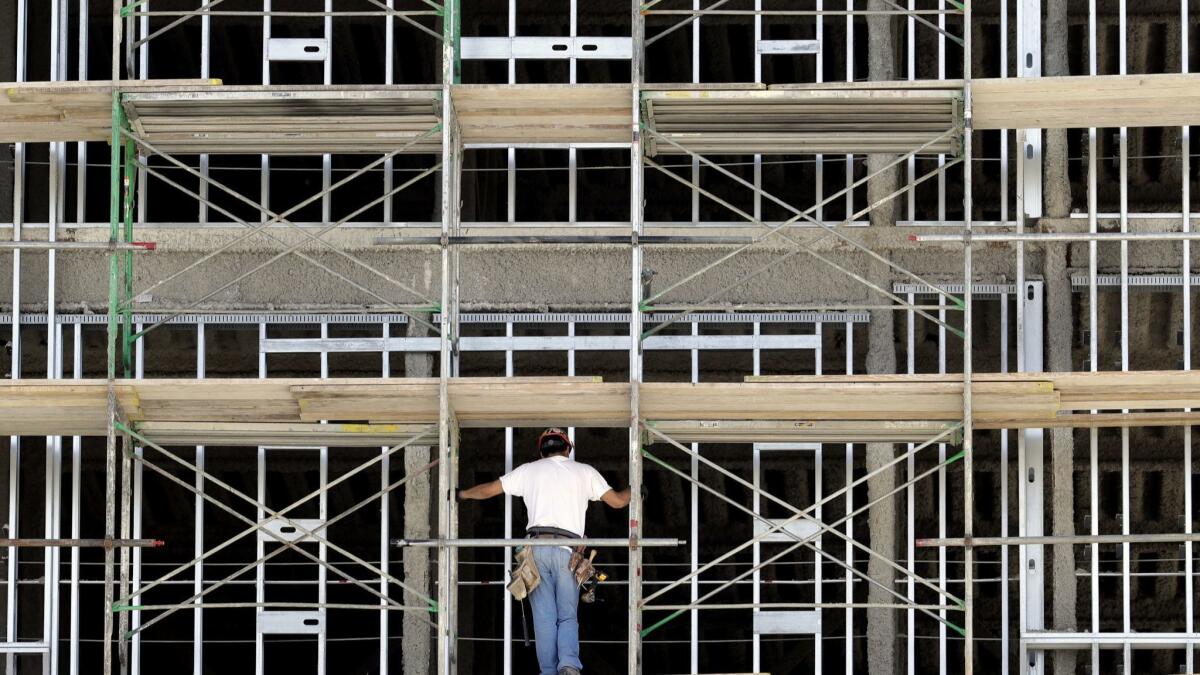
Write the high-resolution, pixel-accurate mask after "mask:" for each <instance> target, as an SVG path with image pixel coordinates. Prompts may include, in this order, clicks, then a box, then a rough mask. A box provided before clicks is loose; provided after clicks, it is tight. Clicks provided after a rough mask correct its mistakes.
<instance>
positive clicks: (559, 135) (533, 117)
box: [451, 84, 633, 144]
mask: <svg viewBox="0 0 1200 675" xmlns="http://www.w3.org/2000/svg"><path fill="white" fill-rule="evenodd" d="M632 91H633V90H632V88H631V87H630V86H629V85H624V84H622V85H609V84H574V85H560V84H514V85H456V86H455V87H454V88H453V91H452V92H451V98H452V99H453V101H454V111H455V114H456V115H457V116H458V123H459V125H460V127H461V129H462V139H463V142H464V143H497V144H520V143H629V142H630V141H631V140H632V139H633V131H632V130H633V126H632V124H633V93H632Z"/></svg>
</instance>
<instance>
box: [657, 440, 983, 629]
mask: <svg viewBox="0 0 1200 675" xmlns="http://www.w3.org/2000/svg"><path fill="white" fill-rule="evenodd" d="M963 455H964V453H963V452H958V453H956V454H955V455H953V456H951V457H949V458H947V459H946V460H944V461H942V462H939V463H938V464H937V465H936V466H934V467H933V468H931V469H929V470H927V471H924V472H922V473H920V474H918V475H916V476H914V477H912V478H911V479H909V480H907V481H905V482H904V483H903V484H902V485H900V486H898V487H897V488H896V489H894V490H892V491H890V492H888V493H887V494H886V495H882V496H881V497H879V498H878V499H875V500H873V501H871V502H870V503H868V504H865V505H864V506H862V507H860V508H858V509H855V510H854V511H853V512H851V513H849V514H847V515H846V516H845V517H844V518H842V519H840V520H838V521H837V522H835V523H833V524H832V525H831V526H832V527H836V526H837V525H840V524H841V523H843V522H846V521H848V520H850V519H852V518H854V517H855V516H857V515H859V514H860V513H862V512H863V511H866V510H867V509H869V508H871V507H872V506H874V505H876V504H878V503H880V502H881V501H883V500H884V499H887V498H889V497H891V496H893V495H895V494H897V493H898V492H900V491H901V490H904V489H907V488H908V486H909V485H911V484H913V483H916V482H917V481H919V480H921V479H923V478H925V477H927V476H930V475H932V474H934V473H936V472H937V471H938V470H940V469H942V468H944V467H946V466H949V465H950V464H952V463H954V462H956V461H958V460H959V459H961V458H962V457H963ZM814 537H815V535H814ZM814 537H810V538H806V540H805V542H800V543H795V544H792V545H791V546H788V547H787V548H786V549H784V550H783V551H781V552H779V553H778V554H776V555H774V556H771V557H770V558H768V559H766V560H764V561H762V562H760V563H758V564H756V565H754V566H753V567H751V568H750V569H749V570H746V571H745V572H743V573H741V574H739V575H738V576H736V577H734V578H733V579H730V580H729V581H727V582H725V583H723V584H721V585H720V586H718V587H717V588H715V589H713V590H712V591H710V592H708V593H706V594H705V595H704V596H703V597H701V598H699V599H698V600H697V601H696V602H697V603H699V602H703V601H704V600H706V599H708V598H710V597H712V596H713V595H715V594H717V593H719V592H721V591H722V590H724V589H726V588H729V587H730V586H732V585H734V584H736V583H738V582H739V581H741V580H742V579H745V578H746V577H747V576H749V575H751V574H753V573H754V572H756V571H758V570H761V569H763V568H764V567H766V566H768V565H770V564H771V563H774V562H775V561H777V560H779V559H780V558H783V557H784V556H786V555H788V554H789V553H791V552H792V551H795V550H796V549H797V548H800V547H801V546H803V545H804V544H805V543H806V542H807V541H809V540H811V539H812V538H814ZM747 545H749V544H744V545H742V546H740V547H739V548H738V549H737V550H740V549H741V548H744V547H745V546H747ZM660 592H661V590H660ZM951 597H952V596H951ZM905 601H906V602H907V599H906V600H905ZM960 607H961V604H960ZM913 608H914V609H919V610H921V611H922V612H924V613H926V614H929V615H930V616H931V618H933V619H934V620H935V621H938V622H939V623H942V624H944V625H946V626H948V627H949V628H951V629H952V630H954V631H955V632H957V633H959V634H960V635H962V634H964V630H963V629H962V628H960V627H959V626H957V625H955V624H954V623H952V622H950V621H948V620H946V619H945V618H943V617H941V616H939V615H937V614H934V613H933V612H931V611H929V610H928V609H927V608H925V607H923V606H921V605H913ZM647 609H653V607H647ZM682 614H683V610H679V611H675V612H673V613H672V614H670V615H668V616H667V617H665V618H664V619H662V620H660V621H658V622H657V623H655V624H653V625H651V626H650V627H648V628H646V629H644V630H643V631H642V637H645V636H646V635H647V634H649V633H650V632H652V631H654V630H656V629H658V628H659V627H661V626H663V625H665V624H666V623H668V622H669V621H671V620H673V619H675V618H678V617H679V616H681V615H682Z"/></svg>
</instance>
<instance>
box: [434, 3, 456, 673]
mask: <svg viewBox="0 0 1200 675" xmlns="http://www.w3.org/2000/svg"><path fill="white" fill-rule="evenodd" d="M443 7H444V10H443V11H444V14H443V17H442V40H443V42H442V185H441V191H442V205H441V206H442V247H441V248H442V250H441V265H442V274H441V303H440V304H441V307H440V308H439V310H438V314H439V327H438V332H439V336H438V337H439V340H438V342H439V359H438V492H437V504H438V532H439V538H440V539H441V540H442V541H443V542H445V541H448V540H450V539H453V538H454V537H455V536H456V535H455V530H456V529H457V528H455V527H454V524H455V523H454V519H455V517H456V516H457V513H456V510H455V508H454V507H455V503H454V483H453V481H454V470H453V465H454V455H455V454H456V452H457V447H456V446H457V443H455V442H454V440H453V439H454V437H455V436H456V434H454V433H453V429H452V428H451V427H452V424H453V419H452V412H451V410H450V393H449V386H450V377H451V376H452V375H453V370H452V368H451V358H452V353H453V345H452V342H453V340H454V339H455V338H456V336H455V335H454V333H453V327H452V311H451V307H452V298H453V297H454V292H453V290H452V289H451V285H452V284H453V281H454V280H455V279H457V275H456V274H452V273H451V269H450V267H451V264H452V261H453V257H452V254H451V251H450V246H449V241H450V235H451V234H453V233H454V229H455V227H454V221H455V214H456V213H457V210H458V204H457V199H458V197H457V194H456V190H455V189H454V188H455V178H456V177H457V169H456V165H457V163H458V162H457V160H458V157H457V153H458V145H457V138H456V136H455V133H454V132H455V127H456V122H455V119H454V103H453V101H452V99H451V94H450V91H451V85H452V84H454V82H455V79H456V75H457V69H458V68H457V66H458V64H457V54H456V49H455V48H456V45H457V38H456V35H455V32H456V29H457V21H458V18H457V14H458V11H457V2H456V0H447V1H446V3H445V4H444V5H443ZM456 551H457V549H455V548H454V547H451V546H445V545H443V546H440V547H439V548H438V567H437V569H438V584H437V588H438V595H437V672H438V673H439V675H453V674H454V673H456V672H457V670H458V665H457V658H456V654H455V633H456V626H455V624H456V620H457V619H456V616H455V611H454V610H455V605H456V602H455V601H456V595H457V589H456V588H455V579H456V576H457V575H455V574H454V569H453V567H454V565H455V564H457V559H458V555H457V552H456Z"/></svg>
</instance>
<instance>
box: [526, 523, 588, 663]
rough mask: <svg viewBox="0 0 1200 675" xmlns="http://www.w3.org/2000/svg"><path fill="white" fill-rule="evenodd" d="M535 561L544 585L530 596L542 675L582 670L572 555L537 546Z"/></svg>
mask: <svg viewBox="0 0 1200 675" xmlns="http://www.w3.org/2000/svg"><path fill="white" fill-rule="evenodd" d="M533 560H534V562H536V563H537V568H538V573H539V574H541V575H542V582H541V583H540V584H538V585H537V588H535V589H533V593H530V594H529V603H530V604H531V605H532V606H533V635H534V637H535V638H537V656H538V665H539V666H541V675H555V674H556V673H558V669H559V668H564V667H566V666H572V667H574V668H578V669H581V670H582V669H583V664H581V663H580V662H579V619H578V618H577V614H578V610H579V587H578V586H577V585H576V584H575V575H574V574H572V573H571V570H570V569H568V568H567V563H569V562H570V560H571V552H570V551H568V550H567V549H565V548H559V547H557V546H536V547H534V548H533Z"/></svg>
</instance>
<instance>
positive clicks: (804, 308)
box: [646, 304, 960, 312]
mask: <svg viewBox="0 0 1200 675" xmlns="http://www.w3.org/2000/svg"><path fill="white" fill-rule="evenodd" d="M918 309H923V310H928V311H934V312H937V311H941V310H946V311H951V312H953V311H958V310H959V309H960V308H959V307H955V306H953V305H766V304H753V305H751V304H725V305H721V304H712V305H650V306H647V307H646V311H654V312H688V311H696V312H842V311H846V312H858V311H877V310H878V311H886V310H895V311H909V310H913V311H915V310H918Z"/></svg>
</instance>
